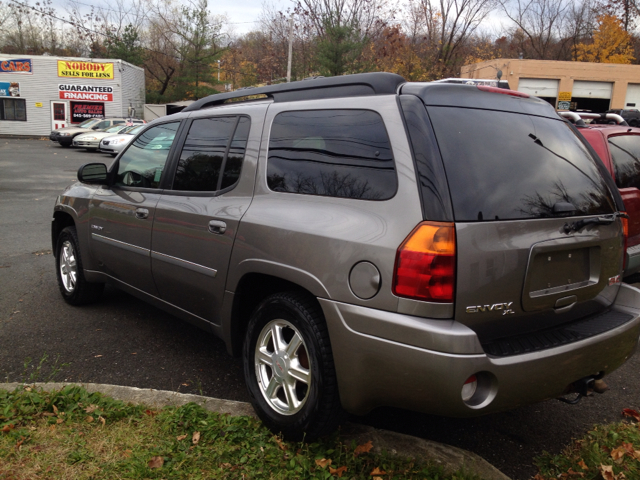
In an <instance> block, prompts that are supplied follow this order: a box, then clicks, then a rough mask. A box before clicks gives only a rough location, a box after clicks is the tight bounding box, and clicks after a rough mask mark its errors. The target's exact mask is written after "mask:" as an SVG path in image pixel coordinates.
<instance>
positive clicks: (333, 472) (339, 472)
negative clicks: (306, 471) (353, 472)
mask: <svg viewBox="0 0 640 480" xmlns="http://www.w3.org/2000/svg"><path fill="white" fill-rule="evenodd" d="M346 471H347V467H345V466H342V467H339V468H331V467H329V473H330V474H331V475H337V476H338V478H342V474H343V473H344V472H346Z"/></svg>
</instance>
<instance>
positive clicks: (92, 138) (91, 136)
mask: <svg viewBox="0 0 640 480" xmlns="http://www.w3.org/2000/svg"><path fill="white" fill-rule="evenodd" d="M133 128H135V127H134V126H132V125H116V126H115V127H109V128H106V129H104V130H101V131H97V132H91V133H83V134H82V135H78V136H77V137H75V138H74V139H73V146H74V147H79V148H86V149H87V150H98V147H99V146H100V140H102V139H103V138H106V137H110V136H112V135H114V134H120V133H125V132H127V131H129V130H132V129H133Z"/></svg>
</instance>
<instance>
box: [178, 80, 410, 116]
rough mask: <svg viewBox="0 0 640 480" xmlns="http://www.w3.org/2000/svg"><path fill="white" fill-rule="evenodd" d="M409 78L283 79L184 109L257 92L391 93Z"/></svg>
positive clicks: (296, 96) (291, 96)
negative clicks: (273, 83) (286, 80)
mask: <svg viewBox="0 0 640 480" xmlns="http://www.w3.org/2000/svg"><path fill="white" fill-rule="evenodd" d="M406 82H407V81H406V80H405V79H404V78H402V77H401V76H400V75H396V74H395V73H386V72H374V73H357V74H355V75H343V76H340V77H328V78H314V79H308V80H306V81H299V82H291V83H280V84H278V85H268V86H266V87H255V88H243V89H242V90H236V91H235V92H228V93H219V94H217V95H209V96H208V97H205V98H201V99H200V100H197V101H196V102H194V103H192V104H191V105H189V106H188V107H187V108H185V109H184V110H182V111H183V112H191V111H195V110H201V109H203V108H209V107H214V106H217V105H222V104H223V103H225V102H226V101H227V100H231V99H234V98H242V97H251V96H254V95H266V96H267V97H269V98H272V99H273V101H274V102H292V101H299V100H316V99H321V98H339V97H351V96H367V95H385V94H387V95H389V94H394V93H396V92H397V90H398V87H399V86H400V85H402V84H403V83H406Z"/></svg>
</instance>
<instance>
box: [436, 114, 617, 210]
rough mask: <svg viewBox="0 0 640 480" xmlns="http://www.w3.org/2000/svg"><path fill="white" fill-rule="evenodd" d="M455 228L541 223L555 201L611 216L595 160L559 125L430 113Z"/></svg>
mask: <svg viewBox="0 0 640 480" xmlns="http://www.w3.org/2000/svg"><path fill="white" fill-rule="evenodd" d="M427 110H428V113H429V116H430V118H431V121H432V124H433V128H434V130H435V132H436V137H437V141H438V145H439V147H440V150H441V153H442V157H443V161H444V165H445V170H446V174H447V179H448V182H449V190H450V192H451V198H452V202H453V208H454V216H455V219H456V220H457V221H483V220H484V221H486V220H507V219H527V218H545V217H551V216H554V213H553V207H554V205H555V204H556V203H558V202H563V203H565V202H569V203H572V204H573V205H574V206H575V207H576V210H577V214H579V215H580V214H581V215H600V214H606V213H612V212H614V211H615V208H614V205H615V202H614V200H613V198H612V196H611V192H610V191H609V189H608V188H607V185H606V183H605V181H604V179H603V178H602V176H601V174H600V172H599V170H598V167H597V165H596V163H595V160H594V159H593V158H592V157H591V155H590V154H589V152H588V150H587V148H586V147H585V146H584V144H583V143H582V141H581V140H580V139H579V138H578V136H577V135H576V134H575V133H574V132H573V131H572V130H571V128H570V127H569V126H568V125H567V124H566V123H565V122H563V121H562V120H560V119H558V120H555V119H551V118H544V117H537V116H532V115H523V114H516V113H507V112H498V111H492V110H476V109H468V108H466V109H465V108H452V107H432V106H430V107H428V108H427Z"/></svg>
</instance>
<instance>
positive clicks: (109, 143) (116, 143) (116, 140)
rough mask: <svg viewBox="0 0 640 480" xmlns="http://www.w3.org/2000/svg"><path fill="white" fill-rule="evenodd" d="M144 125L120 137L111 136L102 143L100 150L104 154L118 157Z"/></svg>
mask: <svg viewBox="0 0 640 480" xmlns="http://www.w3.org/2000/svg"><path fill="white" fill-rule="evenodd" d="M143 128H144V125H137V126H135V127H133V128H131V129H129V130H127V131H126V132H121V133H119V134H118V135H110V136H108V137H104V138H103V139H102V140H101V141H100V147H99V148H98V150H99V151H100V152H103V153H110V154H111V155H113V156H114V157H115V156H116V155H118V154H119V153H120V152H121V151H122V150H123V149H124V147H126V146H127V145H129V142H131V140H133V138H134V137H135V136H136V135H137V134H138V133H140V132H141V131H142V129H143Z"/></svg>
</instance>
